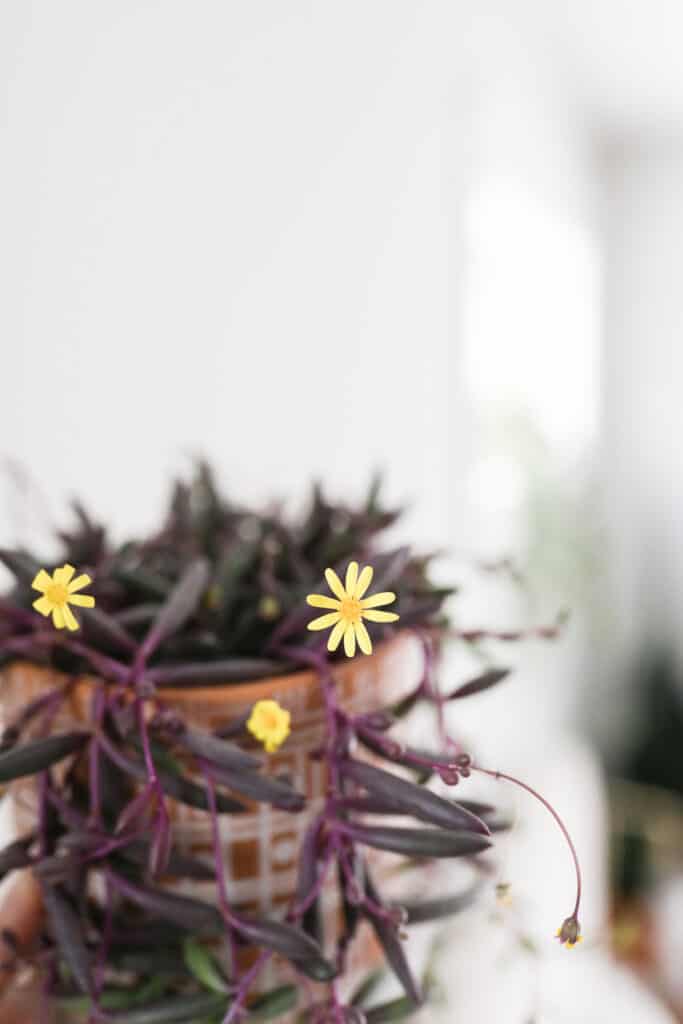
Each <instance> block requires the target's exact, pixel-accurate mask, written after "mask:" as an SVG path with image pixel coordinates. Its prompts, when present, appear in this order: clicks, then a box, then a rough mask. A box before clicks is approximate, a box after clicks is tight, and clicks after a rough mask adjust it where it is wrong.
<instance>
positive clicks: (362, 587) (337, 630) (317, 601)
mask: <svg viewBox="0 0 683 1024" xmlns="http://www.w3.org/2000/svg"><path fill="white" fill-rule="evenodd" d="M325 579H326V580H327V583H328V586H329V588H330V590H331V591H332V593H333V594H334V595H335V597H325V595H324V594H309V595H308V597H307V598H306V600H307V601H308V603H309V604H310V605H312V606H313V607H314V608H333V609H334V611H332V612H329V613H328V614H327V615H319V616H318V618H317V619H313V621H312V622H309V623H308V628H309V629H327V628H328V626H334V629H333V630H332V632H331V633H330V638H329V640H328V641H327V649H328V651H336V650H337V648H338V647H339V644H340V643H341V639H342V637H343V638H344V651H345V653H346V655H347V657H349V658H352V657H353V656H354V654H355V653H356V641H358V646H359V647H360V649H361V651H362V652H363V654H372V642H371V640H370V635H369V633H368V631H367V629H366V628H365V623H364V622H363V619H367V620H368V622H396V620H397V619H398V615H396V614H395V613H394V612H378V611H375V609H376V608H379V607H380V606H381V605H383V604H391V602H392V601H395V600H396V594H392V593H391V592H390V591H385V592H384V593H381V594H372V595H371V596H370V597H363V594H364V593H365V591H366V590H367V589H368V587H369V586H370V583H371V581H372V566H370V565H366V566H365V568H364V569H363V571H362V572H361V574H360V575H359V574H358V562H350V563H349V567H348V569H347V570H346V586H345V587H344V586H342V582H341V580H340V579H339V577H338V576H337V574H336V572H335V571H334V569H325Z"/></svg>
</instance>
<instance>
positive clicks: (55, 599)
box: [45, 583, 69, 604]
mask: <svg viewBox="0 0 683 1024" xmlns="http://www.w3.org/2000/svg"><path fill="white" fill-rule="evenodd" d="M45 596H46V598H47V599H48V601H51V602H52V604H66V603H67V601H68V598H69V591H68V590H67V589H66V587H65V586H64V584H63V583H51V584H50V586H49V587H48V588H47V589H46V591H45Z"/></svg>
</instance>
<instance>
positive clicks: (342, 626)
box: [327, 619, 348, 653]
mask: <svg viewBox="0 0 683 1024" xmlns="http://www.w3.org/2000/svg"><path fill="white" fill-rule="evenodd" d="M347 628H348V623H347V621H346V619H340V620H339V622H338V623H337V625H336V626H335V627H334V629H333V630H332V632H331V633H330V638H329V640H328V641H327V649H328V651H331V652H332V653H333V652H334V651H336V650H337V648H338V647H339V644H340V643H341V638H342V637H343V635H344V631H345V630H346V629H347Z"/></svg>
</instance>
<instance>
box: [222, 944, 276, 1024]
mask: <svg viewBox="0 0 683 1024" xmlns="http://www.w3.org/2000/svg"><path fill="white" fill-rule="evenodd" d="M270 957H271V953H270V952H269V951H268V950H264V951H263V952H262V953H261V954H260V955H259V957H258V959H257V960H256V961H255V963H253V964H252V966H251V967H250V968H249V970H248V971H247V973H246V974H245V975H244V977H243V978H242V980H241V981H240V983H239V985H238V986H237V991H236V992H235V1000H234V1002H233V1003H231V1004H230V1007H229V1009H228V1012H227V1013H226V1015H225V1017H224V1018H223V1021H222V1024H233V1022H234V1021H236V1020H237V1019H238V1018H239V1017H241V1016H242V1013H243V1011H244V1004H245V1002H246V1000H247V996H248V995H249V990H250V988H251V986H252V984H253V982H254V981H255V979H256V978H257V976H258V975H259V974H260V972H261V971H262V970H263V968H264V967H265V965H266V963H267V961H268V960H269V959H270Z"/></svg>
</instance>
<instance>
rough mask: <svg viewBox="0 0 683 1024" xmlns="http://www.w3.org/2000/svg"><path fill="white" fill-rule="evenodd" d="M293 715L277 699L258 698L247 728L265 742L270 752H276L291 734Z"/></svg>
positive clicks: (267, 750)
mask: <svg viewBox="0 0 683 1024" xmlns="http://www.w3.org/2000/svg"><path fill="white" fill-rule="evenodd" d="M291 717H292V716H291V715H290V713H289V711H285V709H284V708H281V707H280V705H279V704H278V702H277V701H276V700H257V701H256V703H255V704H254V706H253V708H252V709H251V715H250V716H249V721H248V722H247V729H248V730H249V732H250V733H251V734H252V736H255V737H256V739H257V740H260V741H261V743H263V746H264V747H265V749H266V752H267V753H268V754H274V753H275V751H276V750H277V749H278V747H280V746H282V744H283V743H284V742H285V740H286V739H287V737H288V736H289V733H290V731H291V730H290V727H289V723H290V719H291Z"/></svg>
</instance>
